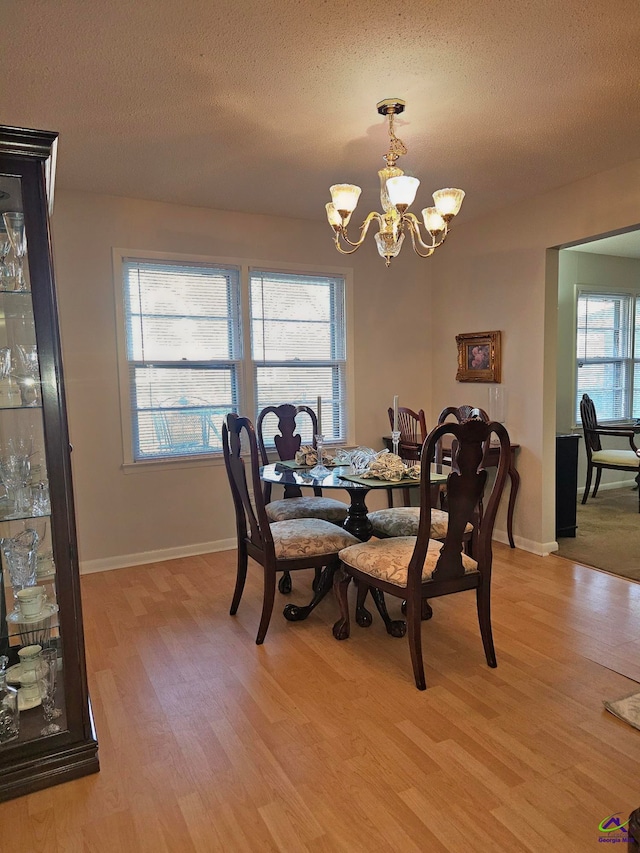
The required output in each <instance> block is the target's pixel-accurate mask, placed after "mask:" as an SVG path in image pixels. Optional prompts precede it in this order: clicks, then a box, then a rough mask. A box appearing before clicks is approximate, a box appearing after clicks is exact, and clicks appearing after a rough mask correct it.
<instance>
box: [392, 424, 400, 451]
mask: <svg viewBox="0 0 640 853" xmlns="http://www.w3.org/2000/svg"><path fill="white" fill-rule="evenodd" d="M391 444H392V445H393V452H394V453H395V455H396V456H399V455H400V454H399V453H398V449H399V447H400V430H399V429H394V430H392V431H391Z"/></svg>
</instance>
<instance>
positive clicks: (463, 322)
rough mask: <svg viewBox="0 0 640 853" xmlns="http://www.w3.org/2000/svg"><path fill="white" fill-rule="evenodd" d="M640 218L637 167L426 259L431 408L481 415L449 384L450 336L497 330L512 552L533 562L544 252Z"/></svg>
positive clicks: (546, 466) (475, 391) (547, 523)
mask: <svg viewBox="0 0 640 853" xmlns="http://www.w3.org/2000/svg"><path fill="white" fill-rule="evenodd" d="M532 190H535V188H533V187H532ZM639 219H640V160H636V161H634V162H632V163H629V164H627V165H626V166H624V167H620V168H617V169H613V170H610V171H608V172H603V173H600V174H598V175H593V176H591V177H590V178H586V179H584V180H582V181H578V182H576V183H574V184H570V185H568V186H565V187H562V188H560V189H558V190H555V191H553V192H550V193H546V194H545V195H541V196H536V197H534V198H531V199H529V200H528V201H526V202H524V203H521V204H518V205H514V206H512V207H510V208H508V209H505V210H503V211H500V212H498V213H494V214H491V216H487V217H485V218H483V219H480V220H475V221H473V222H469V223H466V224H462V225H459V226H457V227H456V228H455V230H454V231H453V233H452V234H451V236H450V237H449V239H448V241H447V246H446V247H445V248H444V249H443V250H442V251H441V252H440V253H439V254H436V255H435V256H434V258H433V259H432V262H433V263H432V267H431V270H430V272H431V275H432V279H431V281H432V284H431V287H432V308H433V317H434V322H433V327H432V342H433V353H432V363H433V398H432V407H433V408H434V409H438V408H442V407H444V406H445V405H460V404H462V403H472V404H475V405H480V406H483V407H484V408H486V403H487V390H486V389H487V386H486V385H474V384H469V383H465V384H461V383H456V381H455V374H456V344H455V335H456V334H458V333H460V332H475V331H485V330H493V329H500V330H501V331H502V362H503V383H504V386H505V389H506V393H507V413H506V426H507V428H508V429H509V432H510V434H511V436H512V440H513V441H516V442H518V443H520V444H521V450H520V452H519V455H518V470H519V471H520V473H521V476H522V484H521V490H520V494H519V497H518V503H517V506H516V513H515V524H514V528H515V530H514V532H515V537H516V543H517V544H520V545H521V546H522V547H525V548H527V549H530V550H532V551H536V552H538V553H546V552H548V551H550V550H555V547H556V543H555V489H554V484H555V433H556V369H557V358H556V351H557V298H558V293H557V254H558V253H557V252H550V253H549V255H550V264H549V266H547V249H549V248H550V247H554V246H558V245H561V244H564V243H570V242H573V241H576V240H579V239H582V238H587V237H592V236H596V235H601V234H604V233H606V232H608V231H613V230H616V229H621V228H625V227H629V226H632V225H637V224H638V221H639ZM554 256H555V264H554ZM554 266H555V271H554ZM500 523H503V521H502V522H501V521H500V519H499V525H500Z"/></svg>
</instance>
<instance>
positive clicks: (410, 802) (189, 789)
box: [0, 545, 640, 853]
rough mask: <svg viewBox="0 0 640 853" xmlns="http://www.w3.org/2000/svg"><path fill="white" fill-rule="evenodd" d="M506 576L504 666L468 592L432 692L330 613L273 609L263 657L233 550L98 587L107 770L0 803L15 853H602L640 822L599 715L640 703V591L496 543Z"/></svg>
mask: <svg viewBox="0 0 640 853" xmlns="http://www.w3.org/2000/svg"><path fill="white" fill-rule="evenodd" d="M494 566H495V582H494V596H493V602H494V607H493V609H494V614H493V624H494V633H495V640H496V649H497V655H498V668H497V669H495V670H491V669H489V668H488V667H487V666H486V664H485V661H484V656H483V652H482V645H481V642H480V636H479V632H478V628H477V623H476V616H475V602H474V595H473V593H464V594H458V595H454V596H449V597H448V599H438V600H436V601H435V602H434V604H433V609H434V618H433V619H432V620H431V621H430V622H428V623H425V624H424V626H423V637H424V649H425V658H426V662H427V669H426V674H427V683H428V689H427V691H426V692H424V693H420V692H418V691H417V690H416V689H415V687H414V684H413V679H412V675H411V665H410V661H409V653H408V648H407V643H406V640H405V639H394V638H391V637H389V636H387V635H386V634H385V633H384V632H383V630H382V625H381V622H380V619H379V618H376V619H375V621H374V624H373V625H372V627H371V628H369V629H366V630H363V629H361V628H358V627H357V626H355V625H354V627H353V633H352V637H351V639H350V640H348V641H345V642H342V643H338V642H337V641H335V640H334V639H333V637H332V636H331V633H330V626H331V624H332V622H333V621H334V619H335V618H337V608H336V605H335V603H334V601H333V599H332V598H328V599H326V600H325V602H324V603H323V605H322V606H321V607H320V608H319V609H318V611H316V612H315V613H314V614H313V615H312V616H311V617H310V619H309V620H308V621H307V622H305V623H300V624H290V623H287V622H285V621H284V619H283V618H282V616H281V610H282V606H283V604H284V603H285V601H286V599H285V598H284V597H282V596H278V597H277V599H276V610H275V612H274V617H273V619H272V622H271V627H270V630H269V633H268V635H267V639H266V642H265V644H264V646H262V647H260V648H258V647H257V646H256V645H255V644H254V638H255V632H256V629H257V625H258V612H259V602H260V597H261V590H260V582H259V581H260V576H259V575H258V574H257V572H256V573H254V574H253V575H252V577H251V579H250V581H249V582H248V584H247V589H246V590H245V596H244V599H243V601H242V604H241V606H240V611H239V613H238V616H237V617H235V618H232V617H230V616H229V615H228V607H229V602H230V599H231V592H232V588H233V581H234V575H235V552H232V551H229V552H224V553H220V554H211V555H208V556H204V557H193V558H190V559H184V560H174V561H171V562H165V563H157V564H154V565H150V566H143V567H137V568H131V569H121V570H118V571H112V572H105V573H102V574H95V575H89V576H86V577H84V578H83V580H82V588H83V599H84V610H85V623H86V643H87V655H88V667H89V683H90V689H91V695H92V699H93V707H94V711H95V717H96V725H97V730H98V738H99V742H100V761H101V768H102V769H101V772H100V773H99V774H97V775H95V776H91V777H88V778H86V779H82V780H78V781H76V782H70V783H67V784H64V785H60V786H58V787H56V788H51V789H48V790H47V791H43V792H39V793H37V794H33V795H30V796H28V797H23V798H21V799H17V800H13V801H11V802H9V803H5V804H2V805H0V832H1V838H2V841H1V842H0V844H1V846H2V849H3V850H4V849H5V845H6V849H7V850H9V849H11V850H13V851H20V853H31V851H34V853H35V851H38V853H39V851H44V850H46V851H49V853H57V851H60V853H62V851H64V853H75V851H109V853H119V851H122V853H138V851H154V853H183V851H184V853H187V851H189V853H191V851H199V852H200V853H203V851H204V853H208V851H225V853H227V851H230V852H231V853H234V851H287V853H293V851H309V853H335V851H348V853H355V851H374V853H376V852H377V851H402V853H410V852H411V851H420V853H424V851H428V853H439V851H465V853H466V851H481V853H485V851H487V853H488V851H492V853H493V851H497V853H501V851H505V853H506V851H508V853H515V851H533V853H542V852H543V851H544V853H547V851H585V850H592V849H593V850H596V849H602V846H601V845H599V842H598V836H599V832H598V825H599V823H600V821H601V820H603V819H604V818H606V817H607V816H608V815H611V814H613V813H614V812H621V813H622V815H624V816H625V818H626V816H628V814H629V812H630V811H632V810H633V809H635V808H637V807H638V806H640V771H639V769H638V768H639V767H640V732H639V731H636V730H634V729H632V728H631V727H629V726H627V725H626V724H624V723H622V722H620V721H619V720H617V719H616V718H614V717H613V716H612V715H610V714H608V713H607V712H605V711H604V710H603V708H602V700H603V699H604V698H618V697H620V696H623V695H625V694H627V693H632V692H634V689H637V690H639V691H640V687H639V686H638V684H637V683H636V682H635V681H632V680H630V679H629V678H626V677H625V676H624V675H622V674H619V672H623V673H626V674H627V675H629V676H631V677H633V678H635V679H637V681H640V620H639V619H638V613H639V612H640V584H634V583H631V582H628V581H625V580H622V579H619V578H615V577H612V576H609V575H606V574H603V573H601V572H597V571H594V570H590V569H586V568H582V567H579V566H575V565H574V564H572V563H570V562H569V561H566V560H563V559H560V558H557V557H553V556H552V557H547V558H544V559H543V558H538V557H534V556H532V555H530V554H526V553H524V552H522V551H511V550H510V549H508V548H506V547H504V546H502V545H496V557H495V560H494ZM309 587H310V576H309V573H307V572H303V573H298V574H296V575H294V593H293V595H292V596H291V600H297V601H304V600H305V599H306V598H307V597H308V593H309ZM391 606H392V607H394V609H395V608H397V603H395V604H394V603H393V602H392V603H391ZM616 669H617V670H619V672H616V671H615V670H616ZM620 848H622V845H621V846H620Z"/></svg>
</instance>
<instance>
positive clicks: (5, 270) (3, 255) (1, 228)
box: [0, 223, 14, 290]
mask: <svg viewBox="0 0 640 853" xmlns="http://www.w3.org/2000/svg"><path fill="white" fill-rule="evenodd" d="M10 251H11V240H10V239H9V235H8V234H7V229H6V227H5V225H4V223H0V290H13V288H14V271H13V264H12V263H11V262H8V261H7V257H8V255H9V252H10Z"/></svg>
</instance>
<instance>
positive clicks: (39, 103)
mask: <svg viewBox="0 0 640 853" xmlns="http://www.w3.org/2000/svg"><path fill="white" fill-rule="evenodd" d="M1 20H2V53H3V62H2V82H1V83H0V122H2V123H4V124H13V125H18V126H26V127H37V128H42V129H47V130H57V131H59V133H60V147H59V161H58V186H59V187H63V188H66V189H78V190H87V191H91V192H98V193H109V194H114V195H123V196H133V197H138V198H147V199H157V200H162V201H168V202H177V203H180V204H190V205H198V206H206V207H213V208H220V209H227V210H239V211H249V212H253V213H264V214H279V215H287V216H295V217H301V218H306V219H316V218H324V204H325V202H326V201H328V200H329V193H328V187H329V185H330V184H332V183H336V182H342V181H346V182H350V183H358V184H360V185H361V186H362V187H363V196H362V201H361V203H360V206H359V211H361V212H362V213H365V212H367V211H368V210H370V209H373V208H376V209H377V208H379V199H378V198H377V195H378V190H377V181H378V179H377V175H376V172H377V170H378V169H379V168H380V167H381V166H382V155H383V154H384V153H385V151H386V142H387V134H386V127H385V122H384V119H383V118H382V117H381V116H379V115H378V114H377V112H376V109H375V104H376V102H377V101H378V100H381V99H382V98H388V97H397V98H402V99H404V100H406V102H407V110H406V112H405V113H404V114H403V115H402V116H401V118H400V119H399V120H398V122H397V126H396V132H397V134H398V136H400V137H401V138H402V139H403V141H404V142H405V144H406V145H407V148H408V154H407V155H406V156H405V157H403V158H401V160H400V162H399V165H400V166H401V167H403V168H404V169H405V171H406V172H407V173H409V174H413V175H415V176H416V177H419V178H420V179H421V181H422V184H421V187H420V189H419V191H418V197H417V199H416V208H417V209H418V210H419V209H420V208H421V207H423V206H426V205H427V204H429V203H430V194H431V192H432V191H433V190H435V189H438V188H439V187H441V186H459V187H462V188H463V189H465V190H466V192H467V198H466V200H465V204H464V206H463V211H462V214H461V218H462V216H464V217H465V218H468V217H470V216H478V215H481V214H482V213H483V212H486V211H490V210H494V209H496V208H498V207H502V206H504V205H506V204H509V203H511V202H514V201H516V200H518V199H520V198H523V197H526V196H531V195H535V194H538V193H540V192H543V191H545V190H548V189H551V188H553V187H556V186H560V185H563V184H566V183H569V182H571V181H573V180H577V179H580V178H582V177H585V176H587V175H589V174H593V173H595V172H599V171H603V170H604V169H607V168H610V167H613V166H615V165H618V164H620V163H624V162H627V161H629V160H632V159H635V158H637V157H639V156H640V110H639V109H638V95H639V91H640V90H639V82H640V38H639V37H640V3H638V0H616V2H615V3H611V4H608V3H602V2H593V0H565V2H563V3H560V2H558V0H529V2H527V0H493V2H490V0H489V2H479V1H478V0H475V2H474V0H454V2H451V0H447V2H443V0H429V2H425V0H403V2H402V3H396V4H393V3H388V2H384V3H383V2H380V0H355V2H351V0H343V2H333V0H270V2H267V0H237V2H236V3H228V2H227V3H220V2H218V0H190V1H189V0H186V2H184V1H183V2H176V0H135V2H131V0H109V2H108V3H96V2H91V0H55V2H53V0H5V2H4V3H3V4H2V18H1Z"/></svg>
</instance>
